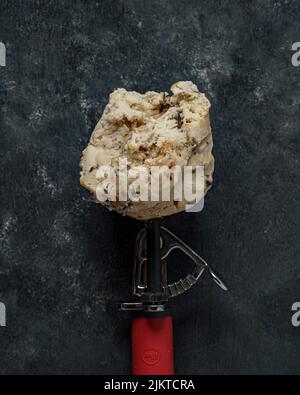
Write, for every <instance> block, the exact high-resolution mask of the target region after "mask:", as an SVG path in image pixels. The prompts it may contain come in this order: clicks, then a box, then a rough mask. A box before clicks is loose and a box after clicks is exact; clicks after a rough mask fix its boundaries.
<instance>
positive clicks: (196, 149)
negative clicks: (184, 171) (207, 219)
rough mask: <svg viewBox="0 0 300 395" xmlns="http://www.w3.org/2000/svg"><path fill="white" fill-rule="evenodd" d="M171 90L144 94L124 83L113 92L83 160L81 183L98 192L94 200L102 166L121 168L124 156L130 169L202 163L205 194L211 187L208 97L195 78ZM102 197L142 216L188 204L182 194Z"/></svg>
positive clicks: (174, 210)
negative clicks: (163, 198)
mask: <svg viewBox="0 0 300 395" xmlns="http://www.w3.org/2000/svg"><path fill="white" fill-rule="evenodd" d="M171 90H172V92H173V95H172V96H171V95H169V94H167V93H156V92H148V93H146V94H140V93H137V92H128V91H126V90H125V89H118V90H116V91H114V92H113V93H112V94H111V95H110V100H109V103H108V105H107V107H106V109H105V111H104V113H103V115H102V118H101V120H100V121H99V123H98V125H97V126H96V129H95V130H94V132H93V134H92V137H91V140H90V143H89V145H88V147H87V148H86V150H85V151H84V152H83V156H82V160H81V168H82V172H81V185H82V186H83V187H85V188H87V189H88V190H89V191H90V192H91V193H92V194H93V195H94V197H95V199H96V201H98V202H99V200H98V199H97V187H98V186H99V184H101V183H103V182H106V180H105V179H104V178H102V179H101V177H100V178H99V172H98V169H99V168H100V167H101V166H112V167H114V168H115V169H116V173H118V170H117V169H118V166H119V159H120V158H123V159H124V158H126V160H127V162H128V169H130V168H135V167H137V166H145V167H147V168H150V167H152V166H159V167H161V166H167V167H168V168H170V169H171V168H173V167H174V166H180V167H182V168H183V167H184V166H199V165H203V166H204V174H205V187H204V192H203V194H204V193H206V192H207V191H208V189H209V188H210V187H211V185H212V176H213V171H214V158H213V155H212V148H213V140H212V133H211V127H210V118H209V109H210V102H209V101H208V99H207V98H206V97H205V95H204V94H203V93H201V92H199V90H198V88H197V86H196V85H194V84H193V83H192V82H178V83H176V84H174V85H173V86H172V88H171ZM132 182H134V179H130V178H129V186H128V188H130V183H132ZM149 188H151V184H150V185H149ZM108 189H109V188H108ZM202 197H204V196H202ZM99 203H100V202H99ZM101 203H102V204H104V205H105V206H106V207H107V208H109V209H111V210H116V211H118V212H119V213H121V214H123V215H128V216H130V217H133V218H136V219H138V220H145V219H151V218H157V217H163V216H168V215H172V214H176V213H179V212H181V211H184V210H185V209H186V206H187V202H186V201H185V200H184V199H182V200H181V201H175V200H174V199H171V200H170V201H155V202H151V201H148V202H145V201H139V202H133V201H131V200H129V199H128V200H127V201H119V199H117V201H115V202H112V201H106V202H101Z"/></svg>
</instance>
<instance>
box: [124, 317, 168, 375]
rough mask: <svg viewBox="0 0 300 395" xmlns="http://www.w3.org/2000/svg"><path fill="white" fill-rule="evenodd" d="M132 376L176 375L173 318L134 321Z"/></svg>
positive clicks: (137, 319)
mask: <svg viewBox="0 0 300 395" xmlns="http://www.w3.org/2000/svg"><path fill="white" fill-rule="evenodd" d="M132 374H133V375H135V376H151V375H164V376H165V375H168V376H169V375H174V355H173V320H172V317H163V318H135V319H133V321H132Z"/></svg>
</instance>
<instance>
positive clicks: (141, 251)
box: [121, 227, 228, 311]
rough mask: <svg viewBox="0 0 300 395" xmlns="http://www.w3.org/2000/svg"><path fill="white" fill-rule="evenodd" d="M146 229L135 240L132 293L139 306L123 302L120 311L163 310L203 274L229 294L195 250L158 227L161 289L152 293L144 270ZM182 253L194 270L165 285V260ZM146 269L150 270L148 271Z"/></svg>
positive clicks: (146, 272) (145, 266) (146, 260)
mask: <svg viewBox="0 0 300 395" xmlns="http://www.w3.org/2000/svg"><path fill="white" fill-rule="evenodd" d="M147 241H148V242H149V240H147V227H146V228H144V229H142V230H141V232H140V233H139V235H138V237H137V241H136V249H135V262H134V272H133V294H134V295H135V296H137V297H139V298H141V302H139V303H124V304H123V305H122V306H121V309H122V310H142V309H143V308H144V307H145V305H147V306H148V307H147V310H150V311H152V309H153V311H159V309H161V310H163V309H164V306H165V304H166V303H167V301H168V300H169V299H171V298H175V297H177V296H179V295H181V294H183V293H185V292H187V291H188V290H189V289H191V288H192V287H193V286H194V285H195V284H197V282H198V281H199V280H200V278H201V277H202V276H203V274H204V273H205V272H207V273H208V274H209V276H210V277H211V279H212V280H213V281H214V282H215V283H216V284H217V285H218V286H219V287H220V288H221V289H222V290H223V291H228V288H227V286H226V285H225V283H224V282H223V281H222V280H221V279H220V277H219V276H218V275H217V274H216V273H215V272H214V271H213V269H212V268H211V267H210V266H209V265H208V263H207V262H206V261H205V260H204V259H203V258H201V257H200V256H199V255H198V254H197V253H196V252H195V251H193V250H192V249H191V248H190V247H189V246H188V245H187V244H185V243H184V242H183V241H182V240H180V239H179V238H178V237H177V236H175V235H174V234H173V233H172V232H170V231H169V230H168V229H166V228H165V227H160V259H161V265H160V270H161V273H160V279H161V287H160V291H159V292H153V291H152V290H149V289H148V284H147V283H148V281H147V274H148V276H149V270H147V265H148V258H147V256H149V255H148V253H147ZM176 249H178V250H181V251H182V252H183V253H184V254H186V255H187V256H188V257H189V258H190V259H191V260H192V261H193V262H194V264H195V266H194V270H193V271H192V272H191V273H189V274H188V275H187V276H186V277H184V278H181V279H180V280H179V281H176V282H175V283H172V284H168V279H167V258H168V256H169V255H170V254H171V252H172V251H174V250H176ZM148 269H149V268H148Z"/></svg>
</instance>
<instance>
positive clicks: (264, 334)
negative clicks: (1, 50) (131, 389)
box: [0, 0, 300, 374]
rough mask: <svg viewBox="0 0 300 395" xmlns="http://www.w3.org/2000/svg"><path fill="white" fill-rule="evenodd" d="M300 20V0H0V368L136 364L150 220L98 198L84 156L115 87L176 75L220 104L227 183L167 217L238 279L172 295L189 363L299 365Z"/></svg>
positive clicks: (222, 370) (220, 148)
mask: <svg viewBox="0 0 300 395" xmlns="http://www.w3.org/2000/svg"><path fill="white" fill-rule="evenodd" d="M248 3H249V4H248ZM299 18H300V3H299V1H298V0H290V1H284V0H280V1H271V0H254V1H251V2H245V1H235V2H232V1H229V0H224V1H219V0H210V1H203V0H197V1H196V0H184V1H183V0H164V1H161V0H151V1H150V0H126V1H121V0H114V1H111V0H102V1H86V0H81V1H75V0H72V1H71V0H68V1H67V0H61V1H55V0H51V1H49V0H48V1H17V0H1V2H0V41H2V42H4V43H5V44H6V48H7V67H6V68H4V67H1V68H0V103H1V109H0V165H1V173H0V184H1V188H0V201H1V207H0V243H1V244H0V246H1V251H0V302H4V303H5V304H6V307H7V327H6V328H0V373H2V374H7V373H17V374H20V373H23V374H29V373H34V374H41V373H47V374H49V373H63V374H75V373H86V374H99V373H100V374H109V373H110V374H116V373H119V374H122V373H123V374H127V373H129V372H130V342H129V336H130V321H129V316H127V315H126V313H125V314H122V313H119V312H118V311H117V310H116V309H115V307H114V306H115V304H114V303H115V301H117V300H122V299H125V300H126V299H127V298H129V296H130V278H131V266H132V256H133V247H134V239H135V236H136V234H137V231H138V229H139V228H140V224H139V223H137V222H135V221H133V220H129V219H125V218H122V217H119V216H118V215H117V214H111V213H109V212H107V211H105V209H103V208H101V207H99V206H97V205H95V204H94V203H93V202H92V201H91V200H90V197H89V194H88V193H87V192H85V191H84V190H83V189H82V188H81V187H80V186H79V182H78V180H79V167H78V163H79V158H80V154H81V150H82V149H83V148H84V146H85V145H86V143H87V141H88V138H89V136H90V134H91V131H92V129H93V128H94V126H95V124H96V121H97V120H98V119H99V117H100V114H101V113H102V111H103V108H104V105H105V103H106V102H107V95H108V93H109V92H110V91H112V90H113V89H114V88H118V87H124V88H126V89H136V90H139V91H147V90H149V89H153V90H165V89H168V87H169V86H170V85H171V84H172V83H173V82H174V81H176V80H193V81H194V82H195V83H196V84H197V85H198V86H199V87H200V89H201V90H202V91H203V92H206V94H207V95H208V97H209V99H210V100H211V101H212V105H213V108H212V124H213V130H214V139H215V150H214V153H215V156H216V174H215V184H214V188H213V190H212V191H211V192H210V193H209V196H208V197H207V200H206V207H205V211H204V212H202V213H200V214H197V215H195V214H182V215H181V214H180V215H178V216H177V217H173V218H171V219H168V220H166V225H167V226H169V228H170V229H172V230H173V231H175V232H176V233H177V234H178V235H180V236H182V238H184V239H185V240H186V241H187V242H189V243H190V244H191V245H192V246H193V247H194V248H195V249H196V250H197V251H198V252H199V253H201V254H202V255H203V256H204V257H206V258H207V260H208V261H209V262H210V263H211V264H212V265H213V266H214V267H215V268H216V269H217V270H218V271H219V272H221V273H223V276H224V277H225V278H226V279H227V282H228V283H229V285H230V287H231V293H230V294H228V295H226V294H223V293H222V292H221V291H219V290H218V289H216V287H215V286H214V285H212V284H211V283H210V282H209V281H203V283H202V286H198V287H197V288H195V289H194V290H193V291H191V292H190V293H189V295H186V296H183V297H181V298H179V299H178V300H177V301H175V302H173V310H174V316H175V346H176V370H177V372H178V373H182V374H187V373H191V374H204V373H209V374H230V373H231V374H233V373H239V374H241V373H273V374H274V373H298V374H299V373H300V356H299V355H300V354H299V347H300V328H298V329H297V328H293V327H292V326H291V323H290V321H291V306H292V304H293V303H294V302H296V301H300V294H299V283H300V268H299V258H300V248H299V247H300V244H299V232H300V225H299V214H300V208H299V181H300V180H299V178H300V177H299V176H300V173H299V121H300V115H299V114H300V112H299V106H300V68H294V67H292V65H291V46H292V43H293V42H295V41H300V25H299ZM176 259H177V262H178V263H179V262H180V261H181V260H182V259H181V257H179V258H175V257H174V260H173V262H174V263H173V265H174V267H175V266H178V265H175V263H176ZM182 263H183V264H185V262H182Z"/></svg>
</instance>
